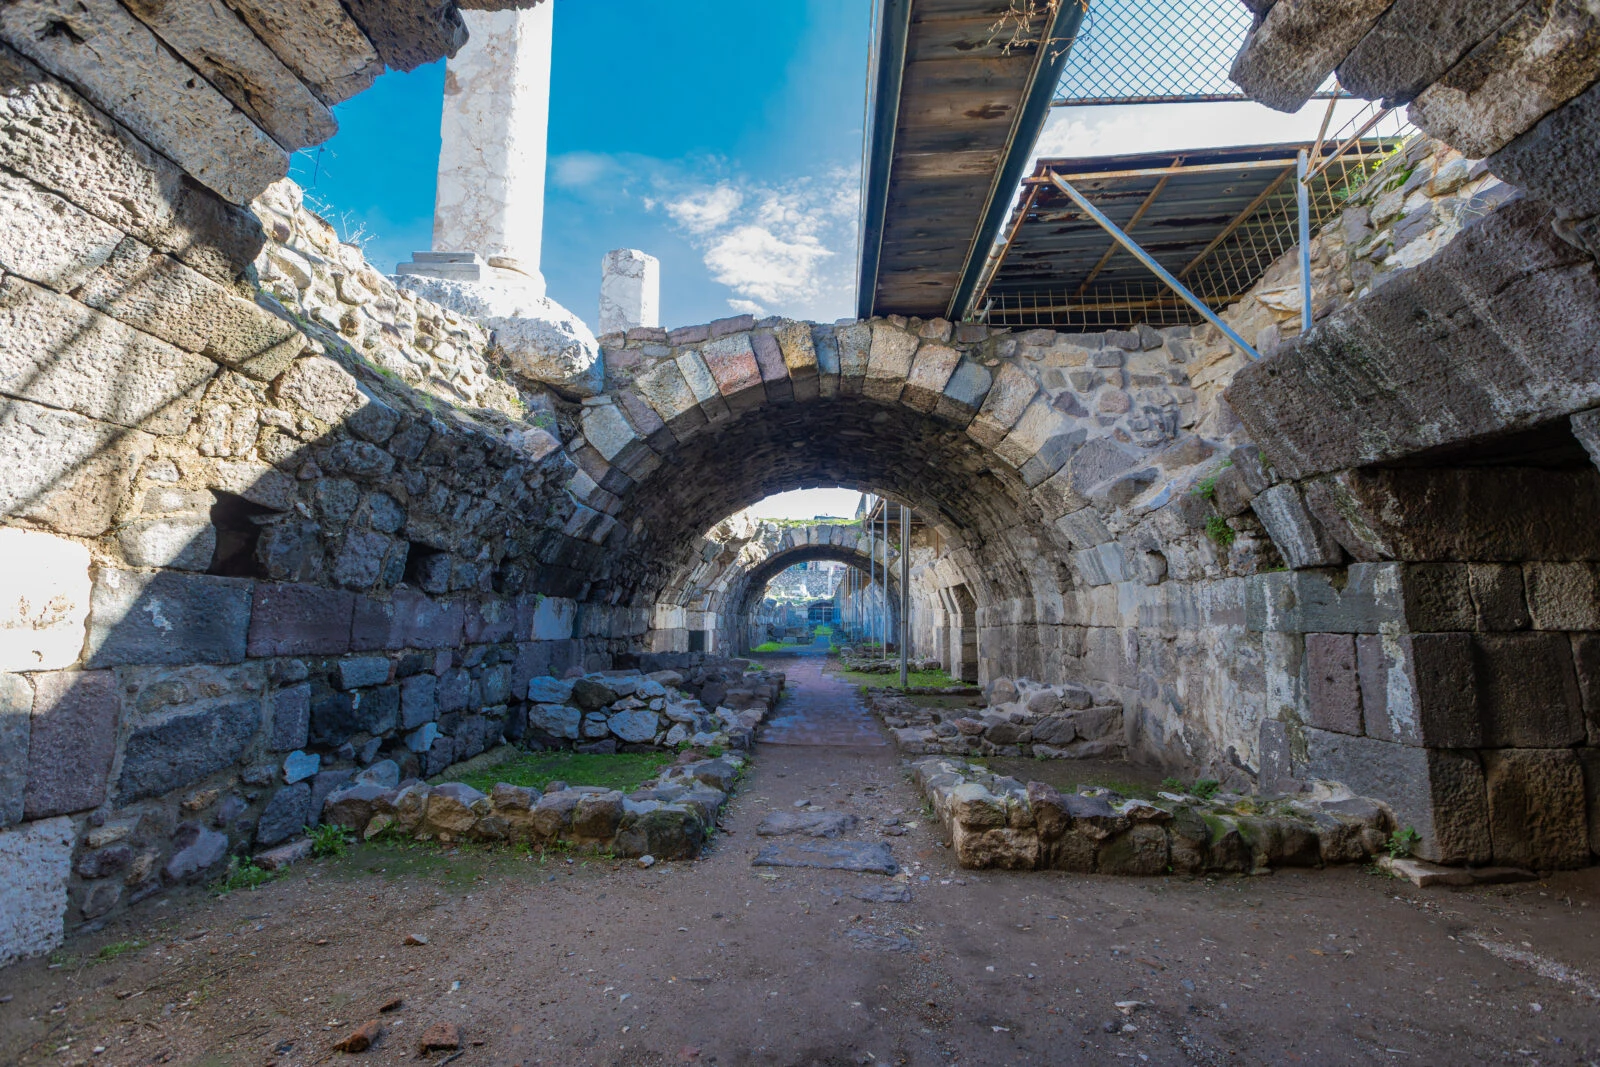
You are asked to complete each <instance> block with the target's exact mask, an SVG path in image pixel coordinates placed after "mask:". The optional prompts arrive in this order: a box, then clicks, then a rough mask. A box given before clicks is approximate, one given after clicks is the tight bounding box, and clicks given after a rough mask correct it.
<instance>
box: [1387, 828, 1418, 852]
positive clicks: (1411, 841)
mask: <svg viewBox="0 0 1600 1067" xmlns="http://www.w3.org/2000/svg"><path fill="white" fill-rule="evenodd" d="M1421 843H1422V835H1421V834H1419V833H1417V831H1416V829H1415V828H1414V827H1410V826H1407V827H1406V828H1405V829H1404V830H1396V831H1395V832H1394V833H1392V834H1390V835H1389V843H1388V846H1387V847H1388V849H1389V858H1390V859H1392V860H1402V859H1405V858H1406V857H1407V856H1409V855H1411V854H1412V853H1413V852H1415V851H1416V850H1417V846H1418V845H1420V844H1421Z"/></svg>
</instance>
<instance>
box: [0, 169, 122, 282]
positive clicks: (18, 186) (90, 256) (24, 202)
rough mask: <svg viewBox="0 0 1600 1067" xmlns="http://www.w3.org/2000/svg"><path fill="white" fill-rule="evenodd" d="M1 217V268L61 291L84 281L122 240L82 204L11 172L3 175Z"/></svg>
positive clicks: (0, 177)
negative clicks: (78, 204)
mask: <svg viewBox="0 0 1600 1067" xmlns="http://www.w3.org/2000/svg"><path fill="white" fill-rule="evenodd" d="M0 218H4V219H5V220H6V225H5V227H4V228H3V229H0V270H4V271H6V272H7V273H10V274H17V275H20V276H22V277H24V278H26V279H28V280H29V281H31V282H34V283H35V284H37V285H42V286H45V287H46V288H49V289H54V290H55V291H56V292H58V293H66V292H71V291H72V290H73V289H76V288H77V287H78V286H79V285H81V284H82V283H83V280H84V279H85V278H87V277H88V276H89V275H91V274H93V273H94V272H95V271H96V270H97V269H99V267H100V265H101V264H102V263H104V262H105V261H106V260H107V259H108V258H109V257H110V255H111V253H112V251H113V250H114V249H115V248H116V247H117V243H118V242H119V241H121V240H122V234H121V232H120V231H118V230H117V229H115V228H114V227H112V226H109V225H107V224H106V223H104V222H101V221H100V220H99V219H97V218H95V217H94V216H93V215H91V214H89V213H88V212H87V211H84V210H83V209H82V208H79V207H77V206H76V205H74V204H72V203H70V202H68V201H66V200H63V199H62V198H61V197H59V196H56V195H55V194H53V193H50V192H47V191H46V190H44V189H41V188H40V187H39V186H37V185H35V184H33V183H32V182H30V181H28V180H26V179H24V178H19V177H17V176H16V175H13V174H8V173H0Z"/></svg>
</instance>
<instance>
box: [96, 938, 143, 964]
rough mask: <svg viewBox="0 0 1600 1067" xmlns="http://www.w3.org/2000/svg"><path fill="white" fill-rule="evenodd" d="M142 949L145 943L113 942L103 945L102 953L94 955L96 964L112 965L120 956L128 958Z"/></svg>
mask: <svg viewBox="0 0 1600 1067" xmlns="http://www.w3.org/2000/svg"><path fill="white" fill-rule="evenodd" d="M142 948H144V942H143V941H113V942H112V943H111V944H109V945H101V946H100V951H99V952H96V953H95V954H94V959H95V962H96V963H110V962H111V961H112V960H114V959H116V958H117V957H118V956H126V955H127V954H128V953H130V952H137V951H139V950H140V949H142Z"/></svg>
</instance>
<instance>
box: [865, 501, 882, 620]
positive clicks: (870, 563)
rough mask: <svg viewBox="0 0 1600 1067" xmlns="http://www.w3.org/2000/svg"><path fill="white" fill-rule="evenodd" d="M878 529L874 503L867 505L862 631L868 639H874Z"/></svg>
mask: <svg viewBox="0 0 1600 1067" xmlns="http://www.w3.org/2000/svg"><path fill="white" fill-rule="evenodd" d="M876 529H877V527H876V526H874V525H873V524H872V505H871V504H868V505H867V588H866V589H863V590H862V591H861V632H862V633H863V634H864V635H865V638H866V639H867V640H871V639H872V605H871V603H869V601H870V599H871V596H872V593H871V590H872V583H873V582H874V581H876V580H877V570H876V568H877V566H878V546H877V541H876V537H875V535H874V531H875V530H876Z"/></svg>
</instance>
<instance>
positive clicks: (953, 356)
mask: <svg viewBox="0 0 1600 1067" xmlns="http://www.w3.org/2000/svg"><path fill="white" fill-rule="evenodd" d="M960 363H961V352H960V351H959V350H958V349H955V348H951V347H950V346H949V345H940V344H925V345H922V346H921V347H919V348H918V349H917V354H916V357H915V359H914V361H913V362H912V364H911V373H910V374H908V375H907V376H906V387H905V391H904V392H903V393H902V394H901V395H900V399H901V401H902V402H903V403H904V404H905V405H906V406H907V407H909V408H913V409H915V410H917V411H922V412H931V411H933V410H934V408H936V407H938V405H939V401H940V400H942V399H944V395H945V392H944V391H945V386H946V385H948V384H949V382H950V376H951V375H952V374H954V373H955V370H956V367H957V366H959V365H960Z"/></svg>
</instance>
